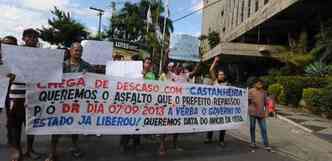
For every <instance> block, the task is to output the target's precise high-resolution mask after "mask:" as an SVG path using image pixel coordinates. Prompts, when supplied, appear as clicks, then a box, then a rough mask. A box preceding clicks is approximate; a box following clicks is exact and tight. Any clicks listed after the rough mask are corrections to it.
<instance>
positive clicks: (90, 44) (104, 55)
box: [81, 40, 113, 65]
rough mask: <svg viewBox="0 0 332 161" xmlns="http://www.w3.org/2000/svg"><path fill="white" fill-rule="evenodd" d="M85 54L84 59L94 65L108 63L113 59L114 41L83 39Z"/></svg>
mask: <svg viewBox="0 0 332 161" xmlns="http://www.w3.org/2000/svg"><path fill="white" fill-rule="evenodd" d="M81 44H82V46H83V54H82V59H84V60H86V61H87V62H89V63H91V64H94V65H106V63H107V62H108V61H110V60H112V59H113V58H112V53H113V42H109V41H95V40H84V41H82V43H81Z"/></svg>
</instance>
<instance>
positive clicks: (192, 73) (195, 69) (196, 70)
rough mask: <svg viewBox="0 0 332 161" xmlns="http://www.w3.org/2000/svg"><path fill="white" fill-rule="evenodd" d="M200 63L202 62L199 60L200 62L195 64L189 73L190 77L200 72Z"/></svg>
mask: <svg viewBox="0 0 332 161" xmlns="http://www.w3.org/2000/svg"><path fill="white" fill-rule="evenodd" d="M200 65H201V62H199V63H198V64H196V65H195V67H194V69H193V71H192V72H190V73H189V77H190V78H191V77H193V76H194V75H195V74H196V73H197V72H198V69H199V66H200Z"/></svg>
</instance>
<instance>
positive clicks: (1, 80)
mask: <svg viewBox="0 0 332 161" xmlns="http://www.w3.org/2000/svg"><path fill="white" fill-rule="evenodd" d="M8 86H9V78H7V77H0V108H4V107H5V102H6V97H7V92H8Z"/></svg>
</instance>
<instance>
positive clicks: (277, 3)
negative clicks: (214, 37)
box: [201, 0, 332, 77]
mask: <svg viewBox="0 0 332 161" xmlns="http://www.w3.org/2000/svg"><path fill="white" fill-rule="evenodd" d="M203 2H204V9H203V21H202V22H203V26H202V35H208V34H209V33H211V32H213V31H214V32H217V33H218V34H219V38H220V44H219V45H217V46H216V47H214V48H211V47H210V46H209V44H208V41H207V40H206V39H205V40H203V41H202V42H201V49H202V51H203V55H202V57H203V60H204V61H207V60H209V59H211V58H213V57H214V56H217V55H220V56H221V57H223V58H225V59H224V60H225V61H226V62H228V66H229V65H230V64H233V65H234V64H235V65H236V64H237V66H239V65H240V66H241V65H242V66H243V65H244V64H245V63H243V62H244V61H246V60H254V62H255V60H262V61H261V62H260V66H259V68H262V67H264V68H265V67H266V66H263V65H264V63H266V64H274V63H277V62H275V60H273V59H272V58H273V56H274V55H275V54H278V53H280V52H281V50H285V48H289V47H292V45H294V44H295V43H296V42H297V41H299V39H305V41H306V46H305V49H304V50H310V48H312V47H313V45H314V43H315V35H316V34H317V33H319V31H320V29H321V28H320V25H321V24H322V22H324V21H326V20H327V19H329V18H332V11H331V8H332V1H331V0H203ZM271 62H274V63H271ZM257 64H258V63H255V64H250V65H253V66H257ZM240 68H241V67H240ZM242 68H247V67H242ZM266 68H268V67H266ZM254 70H255V69H254ZM237 72H238V73H243V71H237ZM244 72H247V71H244ZM262 72H263V73H261V74H265V73H266V71H262ZM249 73H250V71H249ZM256 73H257V72H256ZM238 77H241V76H238ZM242 77H243V76H242Z"/></svg>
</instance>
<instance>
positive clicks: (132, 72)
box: [106, 61, 143, 79]
mask: <svg viewBox="0 0 332 161" xmlns="http://www.w3.org/2000/svg"><path fill="white" fill-rule="evenodd" d="M106 75H108V76H111V77H122V78H132V79H143V62H142V61H109V62H107V65H106Z"/></svg>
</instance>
